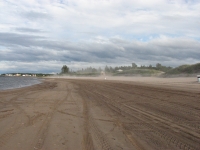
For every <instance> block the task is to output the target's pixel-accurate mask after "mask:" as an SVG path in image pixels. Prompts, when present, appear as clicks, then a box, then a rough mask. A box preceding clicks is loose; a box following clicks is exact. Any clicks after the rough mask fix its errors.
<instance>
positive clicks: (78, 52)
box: [0, 0, 200, 73]
mask: <svg viewBox="0 0 200 150" xmlns="http://www.w3.org/2000/svg"><path fill="white" fill-rule="evenodd" d="M199 62H200V1H199V0H17V1H16V0H0V73H11V72H31V73H39V72H40V73H59V72H60V71H61V67H62V66H63V65H67V66H68V67H69V68H70V69H72V70H77V69H81V68H86V67H90V66H91V67H95V68H98V67H101V68H104V67H105V66H106V65H108V66H113V67H114V66H127V65H128V66H130V65H131V63H136V64H137V65H150V64H151V65H153V66H155V65H156V63H161V64H162V65H165V66H171V67H177V66H179V65H183V64H194V63H199Z"/></svg>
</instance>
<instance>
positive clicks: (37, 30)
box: [15, 28, 44, 33]
mask: <svg viewBox="0 0 200 150" xmlns="http://www.w3.org/2000/svg"><path fill="white" fill-rule="evenodd" d="M15 30H16V31H19V32H28V33H41V32H44V31H41V30H39V29H32V28H15Z"/></svg>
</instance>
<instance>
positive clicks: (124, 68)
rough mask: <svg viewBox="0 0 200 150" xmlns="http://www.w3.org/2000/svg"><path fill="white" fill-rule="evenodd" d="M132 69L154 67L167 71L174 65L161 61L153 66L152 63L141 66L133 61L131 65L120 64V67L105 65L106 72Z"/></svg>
mask: <svg viewBox="0 0 200 150" xmlns="http://www.w3.org/2000/svg"><path fill="white" fill-rule="evenodd" d="M130 69H154V70H159V71H163V72H167V71H169V70H171V69H172V67H167V66H163V65H161V64H160V63H157V64H156V66H155V67H154V66H152V65H151V64H150V65H148V66H145V65H141V66H140V67H138V66H137V65H136V64H135V63H132V65H131V66H119V67H114V68H113V67H111V66H106V67H105V72H107V73H116V72H118V71H119V70H123V71H125V70H130Z"/></svg>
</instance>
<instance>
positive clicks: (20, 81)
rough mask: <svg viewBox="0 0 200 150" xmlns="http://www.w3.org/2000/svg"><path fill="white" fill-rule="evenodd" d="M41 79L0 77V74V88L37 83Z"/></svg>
mask: <svg viewBox="0 0 200 150" xmlns="http://www.w3.org/2000/svg"><path fill="white" fill-rule="evenodd" d="M39 83H41V81H40V80H39V79H38V78H36V77H2V76H0V90H6V89H15V88H21V87H26V86H31V85H34V84H39Z"/></svg>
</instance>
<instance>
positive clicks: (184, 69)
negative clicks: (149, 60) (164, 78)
mask: <svg viewBox="0 0 200 150" xmlns="http://www.w3.org/2000/svg"><path fill="white" fill-rule="evenodd" d="M196 73H200V63H197V64H193V65H182V66H179V67H176V68H174V69H171V70H169V71H167V72H166V75H174V74H196Z"/></svg>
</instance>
